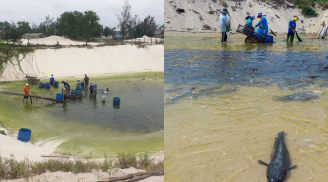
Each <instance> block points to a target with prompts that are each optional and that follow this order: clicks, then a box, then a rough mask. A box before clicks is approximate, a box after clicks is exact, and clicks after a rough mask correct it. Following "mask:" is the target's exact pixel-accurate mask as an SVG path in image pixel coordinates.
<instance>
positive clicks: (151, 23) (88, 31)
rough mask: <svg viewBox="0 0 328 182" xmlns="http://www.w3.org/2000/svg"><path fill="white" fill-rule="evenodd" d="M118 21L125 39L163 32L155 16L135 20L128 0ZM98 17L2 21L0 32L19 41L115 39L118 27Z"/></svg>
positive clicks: (70, 13) (81, 15) (88, 14)
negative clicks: (29, 36)
mask: <svg viewBox="0 0 328 182" xmlns="http://www.w3.org/2000/svg"><path fill="white" fill-rule="evenodd" d="M116 16H117V19H118V20H119V22H120V23H119V25H118V27H119V28H118V30H119V31H120V34H121V36H122V38H123V39H127V38H137V37H141V36H143V35H147V36H150V37H152V36H153V35H154V34H153V30H156V29H160V28H162V29H163V27H164V26H163V25H162V26H159V25H158V24H156V21H155V18H154V16H150V15H149V16H147V17H146V18H144V20H140V19H139V18H138V16H137V15H135V16H134V17H132V15H131V6H130V5H129V1H128V0H125V2H124V6H123V10H122V12H121V13H120V14H119V15H116ZM99 20H100V18H99V16H98V15H97V14H96V12H94V11H89V10H88V11H85V12H79V11H66V12H64V13H62V14H61V15H60V17H58V18H56V19H55V18H51V17H50V16H49V15H48V16H46V17H45V20H44V21H43V22H41V23H40V24H39V25H37V24H35V23H33V24H32V25H30V24H29V22H26V21H18V22H17V23H15V22H11V23H9V22H7V21H4V22H0V30H3V31H5V32H6V34H5V39H7V40H12V41H13V42H16V41H17V40H19V39H21V38H22V35H24V34H26V33H43V34H45V35H47V36H51V35H58V36H64V37H67V38H70V39H74V40H84V41H87V42H88V41H90V40H92V39H94V38H96V37H101V36H102V35H103V36H106V37H107V36H112V37H115V36H116V28H115V27H108V26H105V27H103V25H101V24H100V23H99Z"/></svg>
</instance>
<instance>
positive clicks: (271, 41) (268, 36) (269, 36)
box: [264, 34, 273, 43]
mask: <svg viewBox="0 0 328 182" xmlns="http://www.w3.org/2000/svg"><path fill="white" fill-rule="evenodd" d="M266 37H267V38H268V39H270V40H268V39H264V43H273V36H272V35H269V34H267V35H266Z"/></svg>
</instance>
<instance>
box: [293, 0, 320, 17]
mask: <svg viewBox="0 0 328 182" xmlns="http://www.w3.org/2000/svg"><path fill="white" fill-rule="evenodd" d="M289 2H291V3H293V4H295V5H297V6H299V7H300V8H301V9H302V14H303V15H305V16H318V13H317V12H316V11H315V10H314V9H313V8H312V7H311V6H312V5H313V4H314V2H315V1H314V0H289Z"/></svg>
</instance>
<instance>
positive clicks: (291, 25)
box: [287, 16, 298, 40]
mask: <svg viewBox="0 0 328 182" xmlns="http://www.w3.org/2000/svg"><path fill="white" fill-rule="evenodd" d="M297 20H298V17H297V16H295V17H294V19H293V20H290V21H289V23H288V33H287V40H288V38H289V36H291V35H293V33H294V32H295V31H296V21H297Z"/></svg>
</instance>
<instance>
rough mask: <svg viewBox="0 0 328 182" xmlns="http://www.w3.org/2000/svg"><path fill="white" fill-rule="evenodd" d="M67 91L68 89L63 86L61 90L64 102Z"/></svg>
mask: <svg viewBox="0 0 328 182" xmlns="http://www.w3.org/2000/svg"><path fill="white" fill-rule="evenodd" d="M67 89H68V85H64V88H63V90H62V94H63V98H64V100H66V99H67V93H69V91H68V90H67Z"/></svg>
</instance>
